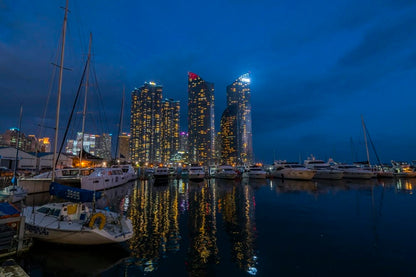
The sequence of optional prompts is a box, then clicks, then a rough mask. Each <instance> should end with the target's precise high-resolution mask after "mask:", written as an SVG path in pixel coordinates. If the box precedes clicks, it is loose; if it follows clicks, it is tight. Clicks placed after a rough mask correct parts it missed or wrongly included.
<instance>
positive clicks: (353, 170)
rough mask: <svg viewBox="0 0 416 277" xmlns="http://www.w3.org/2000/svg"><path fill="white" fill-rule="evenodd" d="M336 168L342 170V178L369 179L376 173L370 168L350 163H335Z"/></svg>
mask: <svg viewBox="0 0 416 277" xmlns="http://www.w3.org/2000/svg"><path fill="white" fill-rule="evenodd" d="M335 168H336V169H339V170H342V172H343V173H344V176H343V178H346V179H371V178H373V177H376V173H375V172H372V171H370V170H367V169H364V168H361V167H359V166H357V165H351V164H337V165H335Z"/></svg>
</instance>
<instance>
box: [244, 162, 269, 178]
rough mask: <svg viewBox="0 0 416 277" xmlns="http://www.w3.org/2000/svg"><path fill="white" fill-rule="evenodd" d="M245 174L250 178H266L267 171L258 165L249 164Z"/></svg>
mask: <svg viewBox="0 0 416 277" xmlns="http://www.w3.org/2000/svg"><path fill="white" fill-rule="evenodd" d="M247 175H248V177H249V178H252V179H266V176H267V173H266V171H265V170H264V169H263V167H261V166H260V165H257V164H255V165H251V166H250V167H249V168H248V172H247Z"/></svg>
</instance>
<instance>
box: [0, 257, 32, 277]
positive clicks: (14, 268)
mask: <svg viewBox="0 0 416 277" xmlns="http://www.w3.org/2000/svg"><path fill="white" fill-rule="evenodd" d="M0 276H4V277H9V276H10V277H12V276H13V277H26V276H27V277H29V275H28V274H27V273H26V272H25V271H24V270H23V268H21V267H20V266H19V265H18V264H17V263H16V262H15V261H14V260H12V259H9V260H7V261H5V262H3V263H2V264H1V265H0Z"/></svg>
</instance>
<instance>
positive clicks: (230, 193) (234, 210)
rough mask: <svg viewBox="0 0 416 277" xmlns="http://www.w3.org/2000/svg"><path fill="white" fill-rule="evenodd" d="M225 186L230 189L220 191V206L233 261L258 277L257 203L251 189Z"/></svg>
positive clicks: (248, 187) (246, 186)
mask: <svg viewBox="0 0 416 277" xmlns="http://www.w3.org/2000/svg"><path fill="white" fill-rule="evenodd" d="M223 185H225V186H227V185H228V187H226V189H223V190H221V195H220V197H219V199H218V206H219V212H220V213H221V214H222V217H223V220H224V227H225V230H226V232H227V234H228V236H229V238H230V241H231V248H232V249H231V254H232V260H233V262H235V263H236V264H237V266H238V267H239V268H240V269H242V270H244V271H246V272H248V273H250V274H252V275H255V274H256V273H257V268H256V263H257V254H256V250H255V249H256V247H255V242H256V235H257V233H256V223H255V207H256V200H255V197H254V192H253V189H252V186H249V185H233V186H230V184H223ZM257 185H258V184H257ZM257 185H256V186H257Z"/></svg>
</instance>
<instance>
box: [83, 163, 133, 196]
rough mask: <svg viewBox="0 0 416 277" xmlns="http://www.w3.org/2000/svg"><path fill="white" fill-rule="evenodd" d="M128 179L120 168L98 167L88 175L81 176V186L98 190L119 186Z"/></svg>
mask: <svg viewBox="0 0 416 277" xmlns="http://www.w3.org/2000/svg"><path fill="white" fill-rule="evenodd" d="M129 181H130V180H128V178H127V177H126V176H125V175H124V173H123V171H122V170H121V169H120V168H112V167H111V168H109V167H99V168H95V170H94V172H93V173H91V174H90V175H88V176H85V177H82V178H81V188H82V189H86V190H93V191H100V190H105V189H109V188H113V187H117V186H121V185H123V184H125V183H127V182H129Z"/></svg>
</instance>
